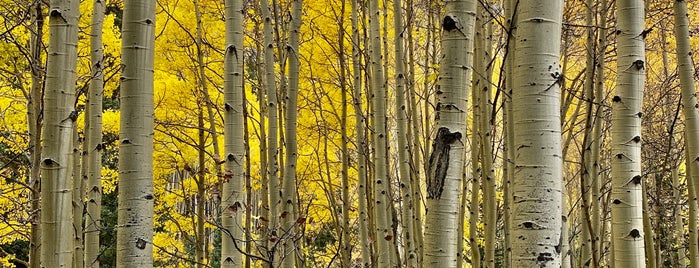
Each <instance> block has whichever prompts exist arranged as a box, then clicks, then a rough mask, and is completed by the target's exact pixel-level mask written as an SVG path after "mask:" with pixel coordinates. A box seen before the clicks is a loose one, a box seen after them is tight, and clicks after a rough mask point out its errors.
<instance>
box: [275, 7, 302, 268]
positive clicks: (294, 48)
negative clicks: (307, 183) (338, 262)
mask: <svg viewBox="0 0 699 268" xmlns="http://www.w3.org/2000/svg"><path fill="white" fill-rule="evenodd" d="M302 8H303V0H294V1H293V2H292V9H291V10H292V11H291V28H290V30H289V45H288V46H287V57H288V61H289V85H288V87H287V90H288V91H287V94H286V118H285V121H286V122H285V123H286V124H285V126H286V130H285V132H284V134H285V135H286V139H285V140H284V141H285V142H286V162H285V164H286V167H285V168H284V185H283V186H284V188H283V189H282V195H281V199H282V204H281V205H280V211H281V212H280V213H281V214H280V215H281V216H280V217H281V221H282V232H285V234H284V235H285V237H284V238H283V241H282V244H283V245H284V248H283V251H282V252H283V253H284V255H283V256H280V257H281V258H283V260H282V267H294V266H295V265H294V261H295V260H296V255H297V249H298V245H296V244H297V243H296V232H295V231H294V230H295V229H296V225H297V224H300V223H301V219H302V217H299V216H300V215H297V213H296V206H297V205H298V199H297V198H296V193H297V190H296V159H297V157H298V153H297V149H296V128H297V127H296V126H297V124H298V123H297V120H296V117H297V106H298V104H297V103H298V101H297V100H298V92H299V67H300V66H299V65H300V64H299V35H300V32H301V10H302ZM299 253H300V252H299Z"/></svg>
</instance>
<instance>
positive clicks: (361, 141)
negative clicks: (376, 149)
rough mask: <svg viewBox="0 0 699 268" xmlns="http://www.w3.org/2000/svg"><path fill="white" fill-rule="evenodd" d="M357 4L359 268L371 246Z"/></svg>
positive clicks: (354, 14)
mask: <svg viewBox="0 0 699 268" xmlns="http://www.w3.org/2000/svg"><path fill="white" fill-rule="evenodd" d="M358 13H359V4H358V3H357V0H352V81H353V83H352V87H353V88H352V92H353V95H352V103H353V106H354V119H355V126H354V127H355V131H356V132H357V134H356V135H357V141H356V146H357V177H358V178H357V192H358V195H357V199H358V210H359V240H360V241H359V247H360V250H361V265H360V266H361V267H371V265H372V261H371V245H370V242H369V229H370V225H371V224H370V221H369V209H368V204H367V203H368V199H367V183H368V181H367V166H366V165H367V161H366V158H367V152H366V138H365V135H364V124H365V123H366V122H365V121H366V120H365V117H364V115H363V114H362V73H361V67H362V66H361V65H362V63H361V61H360V53H361V49H360V46H359V45H360V44H359V22H358V17H359V15H358Z"/></svg>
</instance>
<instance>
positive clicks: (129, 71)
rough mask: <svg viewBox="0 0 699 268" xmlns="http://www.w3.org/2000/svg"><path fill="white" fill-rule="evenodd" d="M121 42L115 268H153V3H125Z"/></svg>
mask: <svg viewBox="0 0 699 268" xmlns="http://www.w3.org/2000/svg"><path fill="white" fill-rule="evenodd" d="M122 36H123V41H122V74H121V81H122V84H121V85H122V87H121V99H120V101H121V102H120V103H121V126H120V134H119V140H120V144H119V201H118V206H119V209H118V214H119V215H118V217H119V219H118V225H117V267H152V266H153V244H152V243H153V171H152V170H153V168H152V166H153V61H154V46H155V44H154V43H155V1H140V0H125V1H124V18H123V31H122Z"/></svg>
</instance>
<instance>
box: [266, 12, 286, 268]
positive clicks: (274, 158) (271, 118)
mask: <svg viewBox="0 0 699 268" xmlns="http://www.w3.org/2000/svg"><path fill="white" fill-rule="evenodd" d="M261 3H262V7H261V9H262V17H263V20H264V26H263V32H264V50H265V52H264V53H265V60H264V62H265V87H266V92H267V105H266V109H267V117H268V121H267V129H268V131H269V132H268V133H267V177H268V180H269V190H268V193H267V195H268V196H269V208H268V210H269V219H267V220H269V227H268V229H269V230H267V232H268V233H269V234H268V235H269V240H268V241H269V243H268V250H269V254H270V255H269V256H270V258H269V260H270V261H271V263H272V264H273V266H274V267H276V266H278V264H279V261H280V260H281V257H282V256H279V254H278V253H279V252H277V249H276V246H274V245H275V244H277V241H278V239H279V237H278V235H279V233H278V232H277V231H278V230H277V229H278V227H279V218H278V217H279V203H280V200H281V199H280V198H281V197H280V196H279V192H280V184H279V176H278V175H279V157H278V154H279V148H278V146H277V135H278V132H279V131H278V125H277V124H278V121H279V120H278V117H277V112H278V111H277V83H276V80H275V76H274V36H273V34H274V33H273V28H272V10H271V8H270V6H269V0H261Z"/></svg>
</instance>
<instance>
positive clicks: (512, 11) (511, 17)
mask: <svg viewBox="0 0 699 268" xmlns="http://www.w3.org/2000/svg"><path fill="white" fill-rule="evenodd" d="M518 3H519V1H515V0H506V2H505V16H506V19H507V26H508V33H507V47H506V52H507V53H506V55H507V56H506V57H505V94H504V98H503V99H504V102H505V103H504V109H503V118H504V121H505V129H504V130H503V132H504V133H505V155H506V158H507V159H506V162H505V169H506V172H505V175H506V178H507V179H506V180H505V181H504V182H503V186H502V188H503V190H502V191H503V195H504V197H503V199H504V200H503V201H504V204H503V207H504V211H503V214H504V217H503V218H504V219H503V221H504V224H503V228H504V229H505V230H504V237H505V238H504V244H505V245H504V246H503V248H504V250H503V254H504V255H505V257H504V266H505V267H511V264H512V254H511V253H512V250H511V248H512V247H511V245H512V242H511V241H512V239H511V237H512V235H511V233H510V231H511V230H512V228H511V226H512V212H511V210H512V190H511V185H512V181H513V180H514V176H515V165H514V164H515V162H514V161H515V147H514V144H515V139H514V133H515V131H514V115H513V108H512V92H513V90H512V86H513V85H514V57H515V53H516V51H515V44H516V41H515V34H516V29H517V23H516V22H517V12H516V8H517V5H518Z"/></svg>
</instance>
